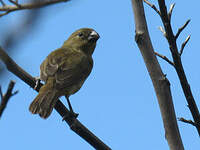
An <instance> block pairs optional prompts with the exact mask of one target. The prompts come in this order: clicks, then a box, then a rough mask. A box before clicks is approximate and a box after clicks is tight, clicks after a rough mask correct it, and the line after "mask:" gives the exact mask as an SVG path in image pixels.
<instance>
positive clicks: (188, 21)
mask: <svg viewBox="0 0 200 150" xmlns="http://www.w3.org/2000/svg"><path fill="white" fill-rule="evenodd" d="M190 21H191V20H190V19H188V20H187V21H186V22H185V24H184V25H183V26H182V27H180V28H179V29H178V32H177V33H176V36H175V39H177V38H178V37H179V35H180V33H181V32H182V31H183V30H184V29H185V27H187V25H188V24H189V23H190Z"/></svg>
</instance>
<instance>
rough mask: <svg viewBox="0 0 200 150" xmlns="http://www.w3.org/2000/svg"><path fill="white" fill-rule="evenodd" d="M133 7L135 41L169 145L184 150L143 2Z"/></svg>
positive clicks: (136, 0) (175, 149)
mask: <svg viewBox="0 0 200 150" xmlns="http://www.w3.org/2000/svg"><path fill="white" fill-rule="evenodd" d="M132 7H133V11H134V18H135V32H136V35H135V41H136V42H137V45H138V47H139V49H140V52H141V54H142V56H143V59H144V62H145V64H146V67H147V70H148V72H149V75H150V77H151V80H152V82H153V86H154V90H155V92H156V96H157V100H158V103H159V107H160V111H161V115H162V120H163V124H164V128H165V135H166V139H167V142H168V145H169V147H170V150H184V147H183V144H182V140H181V136H180V133H179V129H178V125H177V120H176V115H175V111H174V106H173V101H172V95H171V90H170V83H169V81H168V79H167V78H166V76H165V75H164V74H163V72H162V70H161V67H160V65H159V63H158V60H157V58H156V56H155V54H154V50H153V46H152V43H151V39H150V37H149V33H148V28H147V23H146V19H145V13H144V7H143V1H142V0H132Z"/></svg>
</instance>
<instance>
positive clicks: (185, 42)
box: [179, 35, 191, 56]
mask: <svg viewBox="0 0 200 150" xmlns="http://www.w3.org/2000/svg"><path fill="white" fill-rule="evenodd" d="M190 37H191V35H188V37H187V38H186V39H185V41H184V42H183V44H182V45H181V50H180V52H179V55H180V56H181V55H182V53H183V49H184V48H185V45H186V44H187V43H188V41H189V40H190Z"/></svg>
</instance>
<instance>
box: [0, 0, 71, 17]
mask: <svg viewBox="0 0 200 150" xmlns="http://www.w3.org/2000/svg"><path fill="white" fill-rule="evenodd" d="M9 1H10V2H12V3H14V4H15V5H4V6H3V7H0V11H6V13H2V14H1V15H0V17H1V16H4V15H6V14H8V13H10V12H13V11H17V10H25V9H33V8H40V7H44V6H48V5H52V4H55V3H60V2H68V1H70V0H48V1H37V2H31V3H27V4H19V3H18V2H17V1H13V0H9ZM1 2H2V1H1Z"/></svg>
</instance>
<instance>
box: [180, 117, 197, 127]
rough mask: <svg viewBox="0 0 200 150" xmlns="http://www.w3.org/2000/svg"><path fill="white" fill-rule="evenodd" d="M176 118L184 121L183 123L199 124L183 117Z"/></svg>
mask: <svg viewBox="0 0 200 150" xmlns="http://www.w3.org/2000/svg"><path fill="white" fill-rule="evenodd" d="M178 120H179V121H181V122H184V123H189V124H191V125H193V126H195V127H196V126H199V124H196V123H195V122H193V121H192V120H186V119H184V118H182V117H181V118H178Z"/></svg>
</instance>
